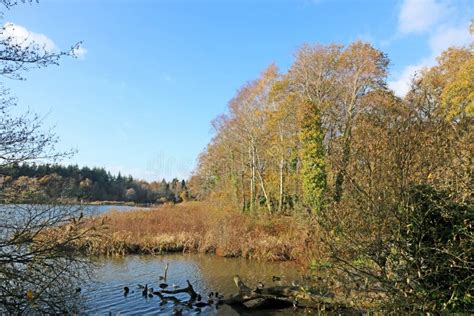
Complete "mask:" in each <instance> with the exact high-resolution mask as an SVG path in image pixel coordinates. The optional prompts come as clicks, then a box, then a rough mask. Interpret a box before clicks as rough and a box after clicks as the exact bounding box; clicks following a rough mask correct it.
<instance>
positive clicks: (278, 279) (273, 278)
mask: <svg viewBox="0 0 474 316" xmlns="http://www.w3.org/2000/svg"><path fill="white" fill-rule="evenodd" d="M272 281H273V282H276V281H281V277H279V276H276V275H274V276H272Z"/></svg>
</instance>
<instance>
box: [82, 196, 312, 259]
mask: <svg viewBox="0 0 474 316" xmlns="http://www.w3.org/2000/svg"><path fill="white" fill-rule="evenodd" d="M102 217H103V218H104V222H105V227H104V230H103V231H102V234H101V235H100V237H97V238H94V239H89V240H87V242H86V243H85V244H83V245H82V247H84V248H87V250H88V251H90V252H91V253H93V254H106V255H125V254H130V253H143V254H157V253H164V252H177V251H179V252H202V253H212V254H216V255H219V256H226V257H245V258H251V259H258V260H273V261H276V260H300V261H301V262H308V259H309V258H310V257H312V256H313V255H314V254H315V252H317V251H318V249H317V248H318V247H317V245H315V244H314V242H312V240H314V232H313V231H311V230H310V229H309V225H308V224H307V223H306V222H305V221H304V220H300V219H299V218H298V217H296V216H291V217H289V216H275V215H273V216H260V217H256V216H248V215H243V214H240V213H238V212H231V211H224V210H218V209H216V208H215V207H212V206H209V205H207V204H205V203H203V202H186V203H181V204H177V205H163V206H160V207H157V208H155V209H143V210H137V211H121V212H118V211H112V212H109V213H107V214H104V215H102Z"/></svg>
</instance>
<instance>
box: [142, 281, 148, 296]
mask: <svg viewBox="0 0 474 316" xmlns="http://www.w3.org/2000/svg"><path fill="white" fill-rule="evenodd" d="M142 294H143V296H147V294H148V284H145V287H144V288H143V291H142Z"/></svg>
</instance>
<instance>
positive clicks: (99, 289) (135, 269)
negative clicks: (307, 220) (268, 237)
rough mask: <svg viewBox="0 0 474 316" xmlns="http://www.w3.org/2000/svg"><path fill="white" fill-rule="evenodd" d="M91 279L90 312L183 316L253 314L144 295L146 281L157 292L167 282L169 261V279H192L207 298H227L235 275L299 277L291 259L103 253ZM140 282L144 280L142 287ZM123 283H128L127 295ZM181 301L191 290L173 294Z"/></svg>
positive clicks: (173, 284) (253, 280)
mask: <svg viewBox="0 0 474 316" xmlns="http://www.w3.org/2000/svg"><path fill="white" fill-rule="evenodd" d="M97 263H98V265H97V268H96V270H95V273H94V278H93V280H92V283H91V284H89V285H88V286H87V287H86V288H85V289H84V293H83V294H84V295H85V297H86V306H87V307H86V313H87V314H100V315H104V314H109V313H111V314H112V315H116V314H117V313H120V315H131V314H135V315H138V314H140V315H143V314H149V315H157V314H163V315H171V314H172V313H173V311H174V310H175V309H178V310H182V314H183V315H195V314H198V313H199V314H202V315H249V314H250V312H249V311H247V310H245V309H234V308H231V307H230V306H227V305H219V306H216V305H215V304H211V305H209V306H202V307H200V308H199V307H196V306H195V304H193V306H192V307H186V306H184V307H183V306H179V307H176V305H175V303H174V302H173V301H172V300H167V301H166V302H164V301H162V300H161V299H160V298H159V297H158V296H156V295H153V296H152V297H148V296H147V295H145V296H144V295H143V293H142V292H143V286H144V285H147V287H148V289H149V288H153V289H154V291H158V290H160V288H159V285H160V284H162V283H163V280H161V278H160V276H162V275H163V274H164V270H165V266H166V264H167V263H168V264H169V269H168V272H167V282H166V283H167V284H168V288H169V289H170V290H171V289H173V288H178V287H179V288H184V287H186V286H187V284H186V280H189V281H190V283H191V284H192V286H193V288H194V290H195V291H196V292H197V293H199V294H200V295H201V296H202V301H203V302H207V300H208V295H209V294H210V293H211V292H213V293H216V292H218V293H219V295H224V296H225V297H228V296H229V295H230V294H234V293H236V292H237V288H236V286H235V284H234V282H233V280H232V277H233V276H234V275H235V274H238V275H240V276H241V277H242V279H243V280H245V281H246V282H248V284H257V283H258V282H263V283H264V284H266V285H268V286H271V285H275V282H273V281H272V278H273V276H281V277H282V280H283V281H285V282H288V283H289V282H291V281H292V280H296V279H299V278H300V276H299V271H298V268H297V267H296V266H295V265H294V264H292V263H288V262H283V263H268V262H255V261H249V260H246V259H242V258H236V259H229V258H220V257H215V256H207V255H196V254H192V255H183V254H179V255H165V256H157V257H155V256H128V257H125V258H101V259H98V260H97ZM138 285H141V286H140V287H139V286H138ZM124 287H128V288H129V292H128V293H127V294H126V295H125V293H124ZM174 296H175V297H176V298H178V299H179V300H181V301H187V300H188V299H189V295H188V294H187V293H180V294H176V295H174ZM300 312H301V311H296V310H293V309H282V310H262V311H259V312H258V313H255V312H253V313H252V315H256V314H257V315H294V314H297V313H300Z"/></svg>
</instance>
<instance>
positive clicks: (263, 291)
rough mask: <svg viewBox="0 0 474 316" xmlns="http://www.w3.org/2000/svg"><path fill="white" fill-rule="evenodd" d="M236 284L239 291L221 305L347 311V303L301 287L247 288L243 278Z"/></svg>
mask: <svg viewBox="0 0 474 316" xmlns="http://www.w3.org/2000/svg"><path fill="white" fill-rule="evenodd" d="M234 283H235V285H236V286H237V288H238V289H239V292H238V293H237V294H234V295H231V296H230V297H229V298H227V299H223V300H221V303H224V304H227V305H244V306H245V307H247V308H262V307H276V306H277V307H285V306H286V307H290V306H293V307H295V308H296V307H307V308H317V309H319V310H336V309H346V308H345V306H347V305H346V302H341V301H337V302H336V301H335V300H334V298H333V297H331V296H329V295H328V296H322V295H317V294H312V293H309V292H307V291H306V290H305V289H304V288H303V287H300V286H273V287H268V288H262V287H257V288H255V289H252V288H250V287H249V286H247V285H246V284H245V283H244V282H243V281H242V280H241V278H240V277H239V276H238V275H236V276H234Z"/></svg>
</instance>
